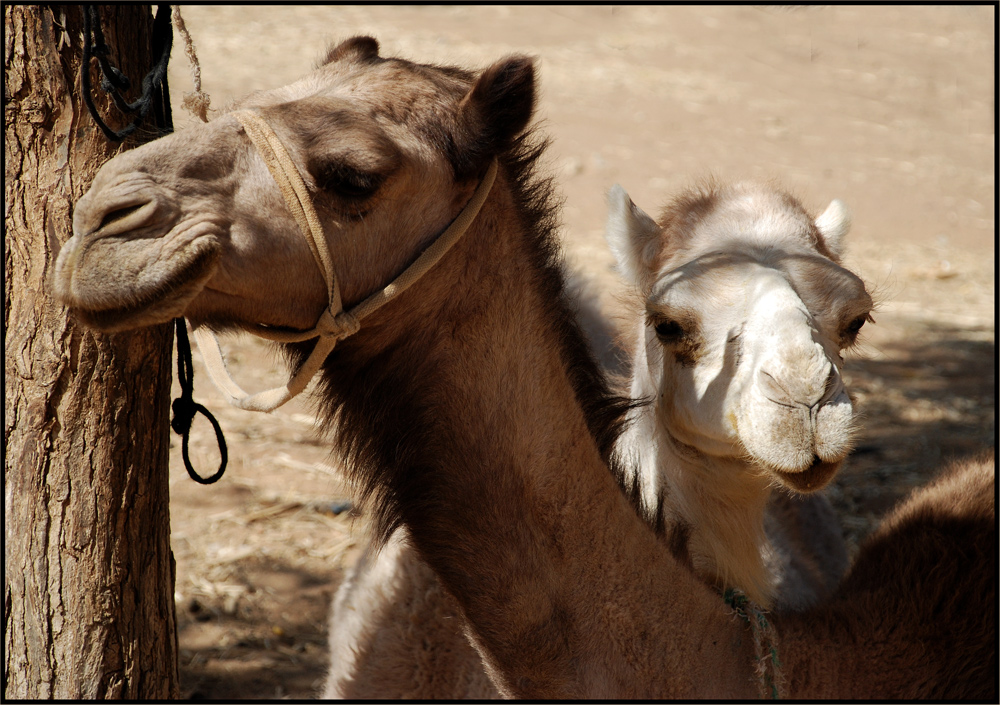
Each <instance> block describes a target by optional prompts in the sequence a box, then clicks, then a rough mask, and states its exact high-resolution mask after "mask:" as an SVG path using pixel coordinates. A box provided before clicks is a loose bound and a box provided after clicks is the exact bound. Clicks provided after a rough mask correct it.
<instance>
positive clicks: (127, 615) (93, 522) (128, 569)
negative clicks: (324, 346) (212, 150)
mask: <svg viewBox="0 0 1000 705" xmlns="http://www.w3.org/2000/svg"><path fill="white" fill-rule="evenodd" d="M100 10H101V11H100V14H101V23H102V26H103V29H104V37H105V40H106V42H107V44H108V46H109V47H110V49H111V51H110V56H109V59H110V61H111V63H112V64H113V65H114V66H117V67H118V68H120V69H121V70H122V71H123V72H124V74H125V75H126V76H128V77H129V79H130V80H131V82H132V85H133V88H132V89H131V90H130V91H129V92H128V93H127V94H126V96H125V97H126V98H127V99H128V100H129V101H132V100H135V98H136V97H138V93H139V91H141V83H142V78H143V77H144V76H145V75H146V74H147V73H148V71H149V70H150V68H151V67H152V65H153V56H152V53H153V52H152V26H153V22H152V19H153V18H152V14H151V11H150V6H148V5H139V6H136V5H125V4H123V5H116V6H104V7H101V8H100ZM82 28H83V14H82V8H81V7H80V6H72V5H48V6H44V7H43V6H37V5H36V6H11V5H5V6H4V62H5V78H6V82H5V95H4V150H5V159H4V164H5V169H6V173H5V178H4V192H5V193H4V196H5V201H4V208H5V212H4V230H5V236H4V275H5V276H4V295H5V298H4V323H5V327H6V328H5V350H6V352H5V357H4V391H5V400H4V402H5V407H4V446H5V449H6V463H5V467H4V480H5V487H4V489H5V507H4V515H5V544H4V559H5V568H6V570H5V585H4V589H5V593H4V601H5V604H4V616H5V622H4V646H5V651H6V664H5V672H4V695H5V696H6V697H7V698H64V699H71V700H75V699H80V698H84V699H89V698H128V699H140V698H143V699H144V698H176V697H178V694H179V688H178V672H177V635H176V625H175V619H174V603H173V594H174V564H173V555H172V553H171V551H170V524H169V509H168V485H167V481H168V476H167V463H168V451H169V436H168V433H169V430H168V415H169V403H170V401H169V398H170V380H171V377H170V361H171V354H170V353H171V345H172V340H173V336H172V330H171V327H170V326H169V325H163V326H158V327H156V328H153V329H149V330H144V331H139V332H135V333H126V334H116V335H99V334H94V333H92V332H90V331H88V330H86V329H83V328H81V327H79V326H78V325H77V324H76V323H75V322H74V321H72V320H69V319H68V318H67V314H66V311H65V309H64V308H63V307H62V306H61V305H59V304H58V303H57V302H56V301H54V299H53V298H52V297H51V296H50V293H49V286H48V278H49V276H50V274H51V268H52V267H53V265H54V263H55V258H56V255H57V254H58V251H59V248H60V246H61V244H62V243H63V242H65V241H66V240H67V239H68V238H69V236H70V235H71V233H72V231H71V223H72V220H71V214H72V210H73V204H74V203H75V202H76V200H77V199H78V198H80V196H81V195H82V194H83V193H84V192H85V191H86V190H87V187H88V186H89V185H90V182H91V180H92V179H93V177H94V175H95V174H96V172H97V170H98V169H99V168H100V166H101V165H102V164H103V163H104V162H105V161H106V160H107V159H108V158H109V157H110V156H112V155H113V154H114V153H115V152H117V151H118V150H119V149H120V147H119V146H118V145H115V144H112V143H109V142H108V141H107V140H106V138H105V137H104V135H103V134H102V132H101V131H100V130H99V128H98V127H97V125H96V124H95V123H94V121H93V119H92V118H91V116H90V115H89V113H88V112H87V109H86V106H85V104H84V102H83V100H82V92H83V91H82V85H81V80H80V67H81V63H82V43H81V42H82V39H81V37H82ZM92 63H93V64H94V66H93V67H92V74H91V75H92V77H93V78H94V80H93V86H94V100H95V103H96V105H97V108H98V110H99V111H100V112H101V114H102V115H103V116H104V119H105V122H107V123H108V124H109V125H111V126H112V127H118V128H120V127H121V126H122V124H123V123H124V122H126V121H127V120H128V118H124V117H122V116H121V114H120V113H119V112H118V110H117V109H116V108H114V107H113V106H112V104H111V101H110V99H109V98H108V97H107V96H106V95H105V94H104V93H103V91H101V90H100V89H99V86H100V80H99V78H98V72H97V66H96V62H92ZM157 102H158V103H159V109H158V110H157V108H156V107H154V110H153V111H152V113H151V115H150V116H147V118H146V120H145V121H144V123H143V126H142V127H140V128H139V129H138V130H137V131H136V132H135V133H133V137H131V138H129V141H128V142H127V143H126V145H125V147H124V148H127V147H128V146H130V144H138V143H139V142H140V141H142V140H148V139H152V138H153V137H155V136H157V134H161V133H162V132H164V131H168V130H169V120H170V117H169V102H168V101H167V100H166V86H164V87H163V89H162V90H161V92H160V94H159V96H158V98H157ZM157 113H158V118H157V117H156V116H155V115H156V114H157Z"/></svg>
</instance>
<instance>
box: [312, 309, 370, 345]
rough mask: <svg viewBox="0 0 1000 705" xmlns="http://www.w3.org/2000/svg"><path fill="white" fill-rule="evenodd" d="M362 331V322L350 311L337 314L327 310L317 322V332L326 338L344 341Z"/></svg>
mask: <svg viewBox="0 0 1000 705" xmlns="http://www.w3.org/2000/svg"><path fill="white" fill-rule="evenodd" d="M360 329H361V321H359V320H358V317H357V316H355V315H354V314H352V313H351V312H350V311H341V312H340V313H336V314H335V313H334V312H333V311H331V310H330V309H327V310H325V311H324V312H323V315H322V316H320V317H319V320H318V321H317V322H316V329H315V330H316V332H317V333H319V334H320V335H321V336H323V337H325V338H326V337H329V338H336V339H337V340H343V339H344V338H346V337H348V336H350V335H354V334H355V333H357V332H358V330H360Z"/></svg>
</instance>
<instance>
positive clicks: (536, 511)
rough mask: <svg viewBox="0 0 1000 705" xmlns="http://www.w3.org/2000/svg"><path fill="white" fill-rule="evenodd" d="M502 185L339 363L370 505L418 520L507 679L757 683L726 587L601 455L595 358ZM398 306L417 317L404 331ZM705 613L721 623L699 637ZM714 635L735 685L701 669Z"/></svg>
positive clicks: (523, 688) (425, 544)
mask: <svg viewBox="0 0 1000 705" xmlns="http://www.w3.org/2000/svg"><path fill="white" fill-rule="evenodd" d="M500 185H501V179H500V177H498V186H500ZM496 191H497V193H496V194H494V195H491V199H490V202H488V203H487V205H486V206H485V207H484V209H483V212H482V214H481V216H480V218H479V219H478V220H477V223H476V225H475V226H474V227H473V229H472V230H470V232H469V233H468V234H467V236H466V237H465V238H464V239H463V241H462V242H461V243H459V244H458V245H457V246H456V248H455V250H453V251H452V252H451V253H449V254H448V255H447V256H446V257H445V258H444V259H443V260H442V261H441V262H440V271H438V272H431V273H428V275H427V276H426V277H425V279H424V280H422V281H421V282H419V283H418V284H415V285H414V287H413V289H412V292H411V293H412V295H411V296H410V297H405V298H404V299H403V300H401V301H399V302H394V303H393V304H392V305H391V307H390V306H387V307H386V309H384V311H383V312H380V317H379V321H380V323H377V324H374V325H373V326H372V329H371V330H369V331H362V332H361V333H359V334H358V336H356V338H351V339H349V340H347V341H345V342H344V345H343V346H342V347H341V348H339V349H338V350H337V351H335V353H334V355H333V356H331V360H330V362H329V363H328V367H327V370H326V373H327V374H326V375H325V380H326V382H327V383H328V385H329V389H330V391H331V393H332V395H333V398H332V400H331V401H332V402H333V405H334V407H335V411H334V416H335V418H336V425H337V427H338V435H339V438H338V440H339V445H340V447H341V449H342V450H343V451H345V454H346V456H347V458H348V461H349V465H350V467H351V470H352V472H353V473H354V474H355V476H356V477H357V478H358V479H359V481H360V484H361V485H362V486H367V487H368V488H369V489H370V490H371V491H372V495H373V498H374V499H375V502H374V503H373V506H372V511H373V513H374V515H375V518H376V520H378V521H380V522H382V524H383V527H385V529H386V533H387V532H388V530H390V529H391V528H392V527H393V526H395V525H398V524H403V525H405V526H407V528H408V529H409V532H410V535H411V537H412V540H413V542H414V544H415V546H416V548H417V550H418V551H419V553H420V554H421V556H422V557H423V558H424V560H426V561H427V562H428V563H429V564H430V565H431V566H432V567H433V568H434V570H435V572H437V574H438V575H439V577H440V578H441V580H442V582H443V583H444V584H445V585H446V586H447V588H448V589H449V590H450V591H451V592H452V594H453V595H455V597H456V598H457V599H458V601H459V602H460V604H461V605H462V608H463V610H464V611H465V613H466V616H467V618H468V619H469V622H470V625H471V626H472V631H473V636H474V641H475V642H476V643H477V645H478V646H479V648H480V650H481V653H482V654H483V656H484V659H485V661H486V663H487V666H488V667H489V668H491V670H493V671H494V672H495V673H501V674H503V675H504V685H505V690H506V691H507V693H508V694H510V695H514V696H519V697H553V698H566V697H582V696H585V695H588V696H590V697H600V696H606V697H629V696H633V697H638V696H641V695H643V694H648V693H649V692H661V693H664V694H675V695H677V696H682V695H695V694H702V695H712V694H715V695H717V696H725V695H730V696H738V695H740V694H743V695H748V694H752V692H753V690H752V687H750V688H748V687H746V684H747V683H749V680H748V679H749V663H750V656H749V649H748V644H743V645H741V644H740V643H739V633H740V632H739V629H738V627H736V625H735V624H732V625H731V628H730V627H727V622H728V617H727V615H726V610H725V608H724V606H723V604H722V602H721V600H719V599H718V598H717V596H715V595H714V594H712V593H711V592H710V591H708V590H707V589H706V588H705V587H704V586H703V585H701V584H700V583H699V582H698V581H697V580H696V579H695V578H694V576H693V575H691V574H690V573H689V572H688V571H687V569H686V568H683V567H681V566H680V565H679V564H677V563H676V561H673V559H672V557H671V556H669V554H668V553H667V552H666V550H665V549H664V547H663V546H662V545H661V544H660V543H659V542H658V540H657V539H656V537H655V535H654V533H653V532H652V530H651V529H650V528H649V527H648V526H647V525H646V524H645V523H644V522H643V521H642V520H641V519H640V518H639V517H638V516H637V514H636V513H635V512H634V510H633V509H632V508H631V506H630V505H629V503H628V501H627V500H626V498H625V497H624V495H623V493H622V492H621V491H620V489H619V487H618V485H617V483H616V481H615V479H614V478H613V476H612V474H611V473H610V471H609V469H608V467H607V465H606V464H605V462H604V460H603V459H602V455H601V451H600V449H599V448H598V443H597V442H596V441H595V437H594V434H593V433H592V429H593V428H594V426H595V422H594V419H593V418H590V417H588V415H587V414H586V413H585V409H584V407H585V406H587V404H593V400H587V399H586V398H585V397H586V396H587V395H588V394H593V395H594V396H595V397H599V396H600V391H599V390H597V391H595V390H588V389H586V388H585V387H586V386H587V385H586V384H584V383H582V382H581V380H580V377H581V374H582V375H583V376H584V377H585V376H586V373H585V372H584V373H581V371H580V370H579V369H578V368H579V367H580V366H581V365H582V366H584V367H586V366H587V365H589V366H591V367H593V368H594V370H596V367H594V363H593V361H592V360H589V358H587V357H586V354H585V353H582V348H581V347H580V346H583V345H584V343H583V338H582V336H581V335H580V334H579V331H577V330H575V328H574V325H575V324H573V323H571V322H570V314H569V312H568V309H567V308H566V306H565V304H564V303H563V301H562V298H561V297H562V292H561V278H560V275H559V273H558V271H557V269H556V268H555V267H554V263H553V262H551V261H547V258H548V253H547V252H545V251H543V250H544V249H545V248H546V247H547V246H548V245H547V244H546V243H545V242H543V241H541V240H539V238H538V237H537V236H536V234H535V233H531V232H527V231H523V230H521V229H519V228H518V226H517V223H518V220H519V219H518V218H516V217H511V216H510V210H511V209H512V207H513V206H512V204H511V203H510V202H504V198H505V196H504V191H503V188H502V187H501V188H498V189H496ZM506 198H508V199H509V198H510V196H509V195H508V196H506ZM498 262H499V263H502V265H500V266H498V265H497V263H498ZM401 321H405V322H413V321H422V323H420V324H419V325H418V324H413V325H411V324H410V323H407V325H410V329H409V332H408V334H406V335H397V336H395V337H393V336H392V334H391V333H390V331H389V328H391V326H392V325H394V324H395V325H397V326H398V325H399V324H400V322H401ZM383 326H384V327H385V328H384V329H382V327H383ZM366 345H369V346H371V347H369V348H368V349H367V350H366V349H365V346H366ZM595 517H599V518H600V521H599V522H595ZM597 556H603V557H604V559H605V562H604V563H598V562H597V561H596V557H597ZM609 556H610V557H612V558H611V560H613V561H614V563H615V565H608V564H607V560H608V557H609ZM650 604H658V605H662V606H663V609H659V608H658V609H657V610H650V609H648V606H649V605H650ZM664 611H665V612H666V613H667V614H669V615H672V616H673V617H675V618H676V619H675V620H673V621H672V620H670V619H668V620H666V621H664V620H663V619H662V616H663V614H664ZM675 622H676V623H675ZM708 623H712V624H714V625H715V633H716V634H721V633H726V636H725V637H724V638H722V639H716V640H714V642H715V643H714V644H712V643H711V642H710V645H708V646H706V644H705V643H703V642H704V641H705V638H704V636H703V635H704V629H705V627H706V625H707V624H708ZM727 628H728V631H727ZM637 634H640V635H644V636H643V640H644V643H643V644H641V645H640V644H637V643H633V642H634V640H635V635H637ZM616 635H619V636H620V638H619V636H616ZM678 640H679V642H680V643H681V644H683V646H682V647H679V648H678V647H677V646H675V644H676V643H677V641H678ZM706 648H707V650H708V651H709V652H715V653H716V656H717V664H716V667H717V668H718V669H723V668H724V670H725V671H726V672H729V673H733V674H734V679H733V681H732V682H730V683H725V682H723V681H721V680H720V679H719V677H718V674H717V673H714V674H712V678H710V679H709V678H708V677H707V675H708V674H707V672H706V673H705V676H706V677H704V678H702V677H700V674H699V673H696V672H693V670H692V669H696V670H701V669H704V668H705V665H704V664H706V659H705V650H706ZM687 649H693V650H694V651H697V652H698V653H699V654H700V656H699V657H698V658H697V659H696V658H694V657H693V656H694V655H693V652H692V654H686V653H685V651H686V650H687ZM674 659H679V662H678V666H677V667H676V668H675V667H671V666H670V663H671V661H672V660H674ZM712 662H713V660H712V659H711V658H709V659H708V661H707V663H709V664H711V663H712ZM734 662H737V663H744V664H746V665H745V667H740V666H737V667H735V668H734V667H733V663H734ZM692 664H698V665H697V666H692ZM709 667H711V666H709ZM709 683H711V684H712V686H713V687H718V688H720V689H721V690H720V691H718V692H714V693H708V692H705V690H704V689H705V687H706V684H709ZM650 688H652V690H650Z"/></svg>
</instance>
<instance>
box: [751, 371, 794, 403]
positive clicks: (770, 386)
mask: <svg viewBox="0 0 1000 705" xmlns="http://www.w3.org/2000/svg"><path fill="white" fill-rule="evenodd" d="M757 380H758V383H759V384H760V388H761V391H762V392H763V393H764V396H765V397H767V398H768V399H770V400H771V401H773V402H774V403H775V404H781V405H782V406H793V405H794V404H795V399H794V398H793V397H792V394H791V393H790V392H789V391H788V390H787V389H786V388H785V386H784V385H783V384H781V382H779V381H778V378H777V377H775V376H774V375H772V374H771V373H770V372H768V371H767V370H761V371H760V372H759V374H758V375H757Z"/></svg>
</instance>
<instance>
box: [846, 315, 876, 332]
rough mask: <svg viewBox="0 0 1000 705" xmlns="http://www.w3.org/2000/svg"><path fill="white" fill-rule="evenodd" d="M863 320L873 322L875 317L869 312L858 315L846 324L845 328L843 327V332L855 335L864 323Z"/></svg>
mask: <svg viewBox="0 0 1000 705" xmlns="http://www.w3.org/2000/svg"><path fill="white" fill-rule="evenodd" d="M865 321H871V322H872V323H874V322H875V319H874V318H872V315H871V314H870V313H866V314H865V315H863V316H858V317H857V318H855V319H854V320H853V321H851V322H850V323H848V324H847V328H846V329H845V331H844V332H845V333H847V334H848V335H857V334H858V331H860V330H861V328H862V327H863V326H864V325H865Z"/></svg>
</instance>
